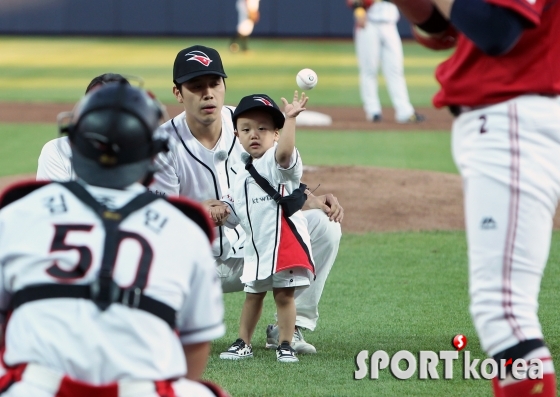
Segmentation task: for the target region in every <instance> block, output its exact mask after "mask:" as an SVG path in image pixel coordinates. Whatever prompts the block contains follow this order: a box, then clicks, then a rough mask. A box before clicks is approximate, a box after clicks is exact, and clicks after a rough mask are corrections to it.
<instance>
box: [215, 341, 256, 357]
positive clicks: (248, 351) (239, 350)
mask: <svg viewBox="0 0 560 397" xmlns="http://www.w3.org/2000/svg"><path fill="white" fill-rule="evenodd" d="M252 357H253V348H252V347H251V345H247V344H246V343H245V342H244V341H243V339H241V338H239V339H237V340H236V341H235V342H233V343H232V345H231V346H230V347H229V348H228V349H227V351H225V352H223V353H220V358H221V359H222V360H242V359H245V358H252Z"/></svg>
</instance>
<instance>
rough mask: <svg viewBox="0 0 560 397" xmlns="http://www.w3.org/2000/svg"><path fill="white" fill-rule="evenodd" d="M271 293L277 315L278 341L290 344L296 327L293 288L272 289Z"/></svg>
mask: <svg viewBox="0 0 560 397" xmlns="http://www.w3.org/2000/svg"><path fill="white" fill-rule="evenodd" d="M272 292H273V294H274V302H275V303H276V312H277V313H278V332H279V341H280V343H282V342H284V341H285V342H291V340H292V335H293V333H294V328H295V327H296V305H295V302H294V292H295V288H293V287H288V288H274V289H273V290H272Z"/></svg>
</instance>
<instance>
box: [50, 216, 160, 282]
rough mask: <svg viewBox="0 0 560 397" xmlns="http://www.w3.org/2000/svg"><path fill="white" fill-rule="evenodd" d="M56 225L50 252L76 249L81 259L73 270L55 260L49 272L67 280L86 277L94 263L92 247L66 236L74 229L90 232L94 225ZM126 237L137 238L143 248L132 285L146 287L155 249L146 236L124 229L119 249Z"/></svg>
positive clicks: (118, 245) (120, 232) (121, 232)
mask: <svg viewBox="0 0 560 397" xmlns="http://www.w3.org/2000/svg"><path fill="white" fill-rule="evenodd" d="M54 227H55V233H54V237H53V241H52V244H51V249H50V252H56V251H72V250H76V251H77V252H78V254H79V259H78V262H77V263H76V264H75V265H74V267H73V268H72V269H71V270H64V269H62V268H61V267H60V266H59V264H58V262H57V261H55V262H54V264H53V265H52V266H50V267H49V268H48V269H47V273H48V274H49V275H51V276H52V277H55V278H57V279H61V280H66V281H70V280H75V279H78V278H81V277H84V276H85V274H86V273H87V271H88V270H89V268H90V267H91V264H92V258H93V255H92V253H91V249H90V248H89V247H87V246H85V245H71V244H68V243H66V241H65V240H66V237H67V236H68V233H70V232H73V231H74V232H90V231H91V230H92V229H93V225H76V224H73V225H54ZM126 239H133V240H136V241H137V242H138V243H139V244H140V247H141V248H142V254H141V256H140V263H138V271H137V272H136V278H135V280H134V282H133V283H132V284H131V285H134V286H137V287H139V288H141V289H144V288H145V287H146V282H147V280H148V273H149V271H150V267H151V265H152V260H153V257H154V251H153V250H152V247H151V246H150V244H149V243H148V241H147V240H146V239H145V238H144V237H142V236H140V235H139V234H136V233H132V232H126V231H122V230H119V231H118V242H117V244H116V246H117V251H118V249H119V247H120V244H121V243H122V242H123V241H124V240H126ZM117 256H118V255H114V258H115V260H116V258H117ZM112 266H113V267H114V266H115V263H113V264H112Z"/></svg>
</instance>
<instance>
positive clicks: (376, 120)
mask: <svg viewBox="0 0 560 397" xmlns="http://www.w3.org/2000/svg"><path fill="white" fill-rule="evenodd" d="M381 120H382V119H381V115H380V114H374V115H373V116H372V117H371V121H373V122H374V123H379V122H381Z"/></svg>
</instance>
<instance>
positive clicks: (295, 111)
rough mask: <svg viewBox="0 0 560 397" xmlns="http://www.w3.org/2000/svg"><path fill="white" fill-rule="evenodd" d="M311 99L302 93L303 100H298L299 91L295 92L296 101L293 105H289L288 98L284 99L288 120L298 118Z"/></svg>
mask: <svg viewBox="0 0 560 397" xmlns="http://www.w3.org/2000/svg"><path fill="white" fill-rule="evenodd" d="M308 99H309V97H308V96H307V95H305V92H302V93H301V98H300V99H298V92H297V90H296V91H294V100H293V102H292V103H288V101H287V100H286V98H282V102H283V103H284V114H285V115H286V118H296V117H297V116H298V115H299V114H300V113H301V112H303V111H304V110H305V105H306V104H307V100H308Z"/></svg>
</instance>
